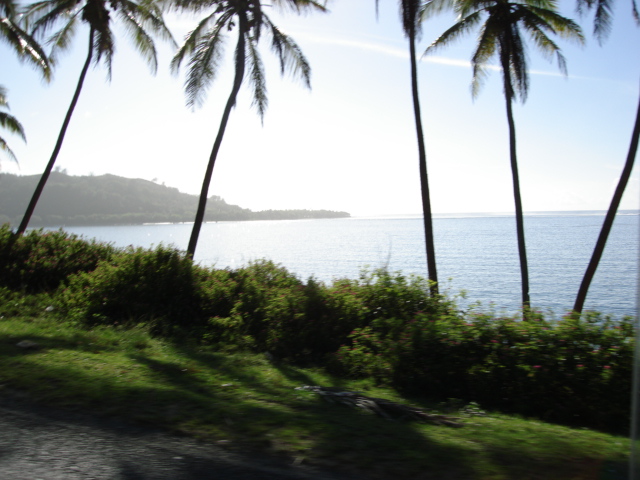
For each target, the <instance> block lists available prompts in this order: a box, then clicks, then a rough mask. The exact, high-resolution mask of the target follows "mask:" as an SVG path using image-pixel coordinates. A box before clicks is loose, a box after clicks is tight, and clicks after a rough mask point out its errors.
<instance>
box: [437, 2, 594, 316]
mask: <svg viewBox="0 0 640 480" xmlns="http://www.w3.org/2000/svg"><path fill="white" fill-rule="evenodd" d="M454 8H455V10H456V11H457V13H459V15H460V20H458V22H457V23H456V24H455V25H454V26H453V27H451V28H449V29H448V30H447V31H446V32H444V33H443V34H442V35H441V36H440V37H439V38H438V39H437V40H435V41H434V42H433V44H432V45H431V46H430V47H429V48H428V49H427V51H426V52H425V53H429V52H432V51H434V50H435V49H437V48H439V47H441V46H443V45H445V44H447V43H449V42H451V41H452V40H455V39H457V38H459V37H460V36H462V35H463V34H465V33H467V32H468V31H470V30H471V29H473V28H475V27H476V26H477V25H479V24H480V23H481V21H482V20H483V18H484V17H486V20H485V22H484V24H482V26H481V27H480V34H479V38H478V45H477V47H476V49H475V52H474V54H473V57H472V59H471V63H472V66H473V80H472V83H471V91H472V95H473V97H476V96H477V95H478V93H479V90H480V87H481V86H482V83H483V80H484V79H485V77H486V75H487V72H486V64H487V62H488V61H489V60H490V59H491V58H492V57H493V56H494V55H497V57H498V60H499V63H500V67H501V68H502V81H503V87H504V97H505V101H506V108H507V121H508V125H509V154H510V160H511V173H512V178H513V196H514V200H515V212H516V232H517V238H518V252H519V256H520V274H521V279H522V305H523V308H524V311H525V314H526V312H527V311H528V309H529V306H530V298H529V269H528V265H527V253H526V247H525V238H524V219H523V213H522V200H521V196H520V177H519V175H518V162H517V155H516V130H515V122H514V119H513V110H512V106H513V100H514V99H515V98H516V97H518V96H519V97H520V100H521V101H522V102H524V101H525V100H526V98H527V92H528V89H529V73H528V70H527V56H526V45H525V38H523V35H522V30H524V31H525V32H526V33H527V34H528V36H529V37H530V38H531V40H532V41H533V43H534V44H535V45H536V46H537V47H538V49H539V50H540V51H541V52H542V53H543V54H544V55H546V56H548V57H551V56H553V55H555V56H556V58H557V60H558V66H559V68H560V70H561V71H562V72H563V73H565V74H566V62H565V59H564V57H563V55H562V53H561V52H560V48H559V47H558V45H556V44H555V43H554V42H553V40H551V38H549V34H557V35H559V36H561V37H565V38H569V39H576V40H579V41H580V42H582V41H583V40H584V39H583V36H582V32H581V30H580V27H579V26H578V25H577V24H576V23H575V22H573V21H572V20H569V19H567V18H565V17H563V16H561V15H559V14H558V13H557V11H556V10H557V2H556V1H555V0H459V1H458V2H456V3H455V6H454Z"/></svg>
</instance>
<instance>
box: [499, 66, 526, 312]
mask: <svg viewBox="0 0 640 480" xmlns="http://www.w3.org/2000/svg"><path fill="white" fill-rule="evenodd" d="M502 68H503V75H505V80H504V82H505V100H506V103H507V122H508V123H509V156H510V159H511V176H512V178H513V198H514V200H515V206H516V232H517V237H518V254H519V255H520V277H521V281H522V307H523V312H524V317H523V318H525V319H526V318H527V312H528V310H529V306H530V299H529V266H528V264H527V249H526V247H525V241H524V215H523V213H522V199H521V198H520V176H519V174H518V158H517V155H516V125H515V122H514V120H513V110H512V103H513V100H512V99H513V89H512V88H511V85H510V83H509V80H508V79H507V78H506V75H508V73H509V66H508V65H504V64H503V67H502Z"/></svg>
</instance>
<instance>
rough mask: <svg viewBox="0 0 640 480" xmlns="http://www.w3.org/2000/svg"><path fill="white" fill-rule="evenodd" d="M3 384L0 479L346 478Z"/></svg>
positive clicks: (308, 479) (321, 479)
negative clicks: (45, 399)
mask: <svg viewBox="0 0 640 480" xmlns="http://www.w3.org/2000/svg"><path fill="white" fill-rule="evenodd" d="M351 478H353V477H349V476H342V475H335V474H328V473H326V472H325V473H323V472H318V471H314V470H312V469H309V468H307V467H305V466H292V465H285V464H283V463H279V461H278V460H274V459H268V458H260V459H257V458H246V457H243V456H240V455H237V454H235V453H231V452H229V451H227V450H225V449H223V448H220V447H218V446H215V445H207V444H203V443H199V442H197V441H195V440H192V439H189V438H183V437H177V436H173V435H169V434H167V433H164V432H161V431H155V430H152V429H147V428H142V427H136V426H132V425H129V424H126V423H123V422H120V421H117V420H112V419H104V418H97V417H92V416H89V415H83V414H78V413H70V412H67V411H64V410H60V409H50V408H46V407H42V406H37V405H33V404H30V403H27V402H24V401H21V400H19V397H15V396H13V395H11V396H8V395H5V394H3V391H2V390H0V480H90V479H95V480H214V479H215V480H223V479H224V480H257V479H261V480H276V479H277V480H280V479H282V480H338V479H339V480H347V479H351Z"/></svg>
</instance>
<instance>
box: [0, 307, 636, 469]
mask: <svg viewBox="0 0 640 480" xmlns="http://www.w3.org/2000/svg"><path fill="white" fill-rule="evenodd" d="M46 300H47V299H46V297H43V296H41V297H27V298H25V297H20V296H15V297H14V298H13V299H11V300H10V301H6V302H5V303H4V305H2V306H0V394H1V392H2V387H4V388H10V389H16V390H20V391H23V392H27V393H28V395H29V396H30V397H31V398H33V399H34V400H36V401H38V402H41V403H45V404H50V405H57V406H63V407H67V408H77V409H81V410H85V411H89V412H92V413H99V414H107V415H114V416H119V417H122V418H125V419H128V420H132V421H136V422H142V423H147V424H153V425H157V426H162V427H165V428H167V429H169V430H172V431H175V432H181V433H186V434H188V435H191V436H195V437H199V438H202V439H204V440H207V441H212V442H218V443H219V444H223V445H226V446H227V447H228V448H231V449H241V450H243V451H246V450H250V449H255V450H260V451H263V452H269V453H273V454H276V455H281V456H285V457H288V458H289V459H291V461H305V462H308V463H312V464H317V465H320V466H326V467H332V468H339V469H341V470H347V471H349V470H354V471H359V472H364V473H366V474H368V475H370V476H371V477H373V478H438V479H446V478H456V479H483V480H484V479H523V480H526V479H545V480H552V479H558V480H560V479H562V480H565V479H618V478H625V472H626V467H625V461H626V458H627V452H628V450H629V441H628V439H626V438H622V437H616V436H611V435H607V434H604V433H599V432H594V431H589V430H578V429H570V428H566V427H562V426H557V425H549V424H545V423H542V422H538V421H531V420H524V419H518V418H514V417H508V416H504V415H498V414H491V415H489V416H465V415H462V418H463V421H464V423H465V426H464V427H463V428H450V427H443V426H436V425H430V424H419V423H405V422H390V421H387V420H383V419H380V418H378V417H373V416H371V415H367V414H364V413H360V412H357V411H354V410H350V409H347V408H345V407H339V406H334V405H330V404H327V403H323V402H322V401H321V400H320V399H318V398H317V397H316V396H315V394H313V393H310V392H303V391H298V390H295V387H298V386H301V385H324V386H336V387H341V388H344V389H345V390H359V391H362V392H364V393H365V394H367V395H370V396H374V397H382V398H388V399H391V400H394V401H399V402H403V403H412V404H414V405H417V406H420V407H423V408H428V406H427V405H426V404H424V403H422V402H420V401H419V400H416V399H411V400H409V399H404V398H401V397H400V396H398V394H397V393H396V392H394V391H392V390H390V389H384V388H377V387H376V386H374V385H373V384H371V383H368V382H354V381H345V380H344V379H337V378H332V377H330V376H328V375H326V374H325V373H323V372H322V371H319V370H312V369H301V368H294V367H291V366H288V365H285V364H279V363H277V362H276V363H274V362H270V361H268V360H267V359H266V358H265V357H264V356H263V355H258V354H249V353H239V352H235V353H232V352H227V353H222V352H214V351H210V350H207V349H204V348H201V347H196V346H189V345H175V344H172V343H169V342H166V341H160V340H157V339H153V338H151V337H149V336H148V335H147V333H146V332H145V331H144V330H143V329H137V330H122V329H117V328H102V329H94V330H91V331H88V330H84V329H79V328H76V327H73V326H71V325H66V324H64V323H61V322H60V320H59V319H57V318H56V317H55V312H49V313H48V312H46V311H45V306H46V305H47V301H46ZM25 339H28V340H32V341H35V342H37V343H38V344H39V345H40V347H41V348H39V349H34V350H24V349H21V348H19V347H17V346H16V344H17V343H18V342H19V341H21V340H25Z"/></svg>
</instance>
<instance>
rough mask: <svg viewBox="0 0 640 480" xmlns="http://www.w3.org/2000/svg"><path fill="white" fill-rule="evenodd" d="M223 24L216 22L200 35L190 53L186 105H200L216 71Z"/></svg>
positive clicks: (219, 59) (220, 48) (219, 58)
mask: <svg viewBox="0 0 640 480" xmlns="http://www.w3.org/2000/svg"><path fill="white" fill-rule="evenodd" d="M224 26H225V22H218V23H217V24H216V25H215V28H213V29H212V30H209V31H208V32H207V33H206V34H205V35H203V36H202V38H201V39H200V40H199V41H198V43H197V44H196V46H195V50H194V51H193V52H192V54H191V59H190V60H189V71H188V73H187V79H186V81H185V93H186V95H187V105H188V106H190V107H195V106H197V107H200V106H201V105H202V103H203V102H204V100H205V98H206V92H207V89H208V88H209V85H210V84H211V82H212V81H213V80H214V79H215V76H216V74H217V73H218V69H219V66H220V61H221V60H222V54H223V48H224V40H225V37H224V34H223V27H224ZM174 60H175V57H174Z"/></svg>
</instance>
